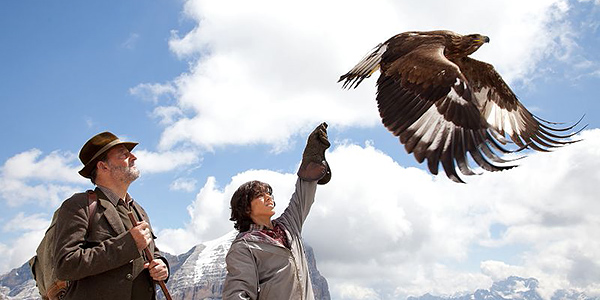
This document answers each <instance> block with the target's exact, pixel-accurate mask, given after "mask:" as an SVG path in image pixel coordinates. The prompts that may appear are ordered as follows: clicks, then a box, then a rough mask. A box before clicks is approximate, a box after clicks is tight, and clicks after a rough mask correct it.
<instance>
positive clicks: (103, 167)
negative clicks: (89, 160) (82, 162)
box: [96, 160, 108, 170]
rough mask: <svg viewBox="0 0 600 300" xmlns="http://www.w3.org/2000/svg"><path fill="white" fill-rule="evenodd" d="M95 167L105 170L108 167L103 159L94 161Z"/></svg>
mask: <svg viewBox="0 0 600 300" xmlns="http://www.w3.org/2000/svg"><path fill="white" fill-rule="evenodd" d="M96 169H98V170H106V169H108V164H107V163H106V162H104V161H101V160H99V161H98V162H96Z"/></svg>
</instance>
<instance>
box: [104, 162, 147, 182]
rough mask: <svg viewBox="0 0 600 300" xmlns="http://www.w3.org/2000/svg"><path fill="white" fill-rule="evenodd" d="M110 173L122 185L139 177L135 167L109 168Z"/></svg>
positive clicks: (138, 171)
mask: <svg viewBox="0 0 600 300" xmlns="http://www.w3.org/2000/svg"><path fill="white" fill-rule="evenodd" d="M110 172H111V174H112V175H113V176H114V178H116V179H118V180H119V181H121V182H124V183H132V182H133V181H134V180H136V179H138V177H140V170H138V169H137V168H136V167H135V166H131V167H130V166H127V167H125V166H118V167H117V166H111V170H110Z"/></svg>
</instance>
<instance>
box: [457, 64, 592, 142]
mask: <svg viewBox="0 0 600 300" xmlns="http://www.w3.org/2000/svg"><path fill="white" fill-rule="evenodd" d="M456 63H457V65H458V66H459V68H460V69H461V71H462V73H463V74H464V75H465V77H466V78H467V80H468V81H469V86H470V87H471V89H472V91H473V93H474V95H475V98H476V99H477V101H478V103H479V106H480V110H481V114H482V116H483V118H484V119H485V120H486V121H487V123H488V124H489V126H490V127H492V128H493V129H494V130H495V131H496V132H498V133H500V135H501V136H502V137H504V136H505V135H508V136H509V137H510V139H511V140H512V141H513V142H514V143H515V144H516V145H518V146H519V147H522V148H524V147H529V148H531V149H534V150H537V151H548V149H549V148H555V147H559V146H562V145H565V144H570V143H573V142H575V141H564V139H567V138H569V137H572V136H573V135H575V134H577V133H578V132H579V131H581V130H583V129H584V128H585V127H586V126H584V127H583V128H581V129H580V130H578V131H577V132H574V133H570V134H560V133H561V132H566V131H569V130H572V129H573V128H574V127H575V126H577V125H578V124H579V121H581V120H579V121H578V122H576V123H575V124H574V125H572V126H568V127H564V128H559V127H553V126H552V125H556V123H551V122H548V121H545V120H543V119H540V118H538V117H536V116H534V115H533V114H532V113H531V112H529V111H528V110H527V109H526V108H525V106H524V105H523V104H522V103H521V102H520V101H519V100H518V99H517V96H516V95H515V94H514V93H513V91H512V90H511V89H510V87H509V86H508V85H507V84H506V82H504V80H503V79H502V77H501V76H500V74H498V72H496V70H495V69H494V67H493V66H492V65H491V64H488V63H485V62H482V61H479V60H476V59H473V58H470V57H464V58H462V59H460V60H457V62H456ZM499 141H501V142H502V140H499Z"/></svg>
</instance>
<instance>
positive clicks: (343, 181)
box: [159, 129, 600, 299]
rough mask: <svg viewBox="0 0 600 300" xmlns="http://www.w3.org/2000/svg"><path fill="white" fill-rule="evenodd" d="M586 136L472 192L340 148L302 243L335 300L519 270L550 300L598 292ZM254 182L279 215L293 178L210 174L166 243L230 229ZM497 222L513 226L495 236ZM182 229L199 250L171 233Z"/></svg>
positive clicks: (597, 139)
mask: <svg viewBox="0 0 600 300" xmlns="http://www.w3.org/2000/svg"><path fill="white" fill-rule="evenodd" d="M581 137H582V138H583V139H584V140H583V141H582V142H579V143H575V144H572V145H569V146H567V147H564V148H561V149H558V150H556V151H554V152H552V153H541V154H540V153H534V154H531V156H530V157H528V158H526V159H525V160H523V161H522V165H521V166H520V167H518V168H516V169H513V170H510V171H505V172H500V173H486V174H484V175H482V176H475V177H468V178H466V179H467V180H468V181H469V183H468V184H466V185H465V184H455V183H453V182H450V181H449V180H448V179H446V178H445V177H443V176H438V177H433V176H431V175H429V174H427V173H426V172H425V171H423V170H420V169H415V168H404V167H402V166H400V165H398V164H397V163H396V162H394V161H393V160H392V159H391V158H390V157H389V156H387V155H386V154H384V153H382V152H380V151H379V150H377V149H375V148H373V147H372V146H370V145H366V146H357V145H352V144H340V145H337V146H336V147H335V148H334V149H332V150H331V152H329V153H328V154H327V157H328V160H329V162H330V164H331V166H332V170H333V178H332V180H331V182H330V183H329V184H327V185H325V186H321V187H319V188H318V192H317V199H316V202H315V204H314V206H313V208H312V210H311V213H310V215H309V218H308V219H307V222H306V223H305V228H304V233H303V236H304V238H305V240H306V241H307V243H309V244H310V245H311V246H312V247H313V248H314V250H315V255H316V257H317V260H318V264H319V269H320V271H321V273H322V274H324V276H325V277H326V278H327V279H328V281H329V282H330V288H331V291H332V292H333V293H334V294H333V295H334V298H340V299H389V298H392V297H399V298H404V297H406V296H407V295H422V294H424V293H428V292H429V293H433V294H440V295H454V294H460V293H463V292H466V291H473V290H475V289H477V288H488V287H489V286H490V284H491V282H492V280H498V279H502V278H505V277H506V276H508V275H518V276H523V277H530V276H532V277H535V278H537V279H539V280H540V282H541V286H540V291H541V292H542V293H544V295H548V296H549V295H551V294H552V292H553V291H554V290H556V289H559V288H575V289H579V290H582V291H585V292H586V293H588V295H594V294H598V292H600V290H599V289H598V287H597V284H595V280H596V278H597V275H598V274H597V269H596V267H597V263H595V262H597V261H600V242H599V241H597V239H594V238H593V237H594V236H595V235H596V234H595V232H596V231H597V228H598V226H599V225H600V224H599V222H600V221H598V218H597V217H596V216H597V215H598V214H599V213H600V204H599V203H598V201H597V199H596V197H595V196H594V195H595V193H594V191H593V188H594V183H595V182H599V181H600V150H599V149H600V130H599V129H596V130H590V131H585V132H583V133H582V135H581ZM251 179H258V180H263V181H265V182H268V183H270V184H271V185H272V186H273V187H274V191H275V198H276V199H277V207H276V208H277V210H278V212H277V215H278V214H280V213H281V212H282V211H283V209H284V208H285V206H286V205H287V200H288V198H289V195H290V194H291V193H292V192H293V185H294V182H295V175H294V174H280V173H277V172H272V171H264V170H262V171H261V170H256V171H247V172H243V173H241V174H238V175H237V176H234V177H233V178H232V180H231V181H230V182H229V183H228V184H227V185H226V186H224V187H222V188H220V187H219V186H218V185H217V183H216V181H215V179H214V178H210V179H209V180H207V182H206V183H205V185H204V187H203V188H202V190H201V191H200V193H199V194H198V196H197V197H196V201H195V202H194V203H193V204H192V205H191V206H190V207H189V208H188V211H189V213H190V216H191V220H190V223H189V224H188V226H187V227H186V228H182V229H169V230H165V231H162V232H160V233H159V236H160V237H161V238H160V239H161V240H163V241H165V240H167V241H168V244H174V245H178V246H179V247H180V248H179V249H175V248H174V247H172V249H173V250H177V252H179V253H181V252H184V251H187V250H189V248H190V247H191V246H193V243H197V241H206V240H210V239H213V238H215V237H218V236H220V235H222V234H224V233H226V232H228V231H230V230H231V228H232V222H230V221H228V219H229V198H230V197H231V195H232V194H233V192H234V190H235V189H236V188H237V187H238V186H239V185H240V184H241V183H243V182H245V181H248V180H251ZM498 224H501V225H502V226H503V229H505V230H503V231H502V232H500V233H499V234H494V235H492V234H490V231H491V227H492V226H498ZM173 230H175V231H180V232H178V235H179V236H186V239H188V240H190V241H193V243H192V242H189V243H188V244H184V243H183V241H181V240H179V238H178V237H177V236H171V237H168V235H169V234H170V233H171V232H173ZM191 237H193V238H191ZM478 247H484V248H488V249H490V250H494V249H507V250H509V251H512V253H514V254H513V255H508V254H502V253H501V254H493V253H494V251H490V253H491V254H488V255H490V256H489V257H486V259H482V260H481V262H480V266H478V265H474V266H473V267H461V264H463V263H466V262H467V258H469V256H470V254H472V253H473V252H474V251H476V249H478ZM514 248H517V249H525V250H512V249H514ZM471 259H472V258H471ZM503 260H508V261H511V263H509V262H507V261H503Z"/></svg>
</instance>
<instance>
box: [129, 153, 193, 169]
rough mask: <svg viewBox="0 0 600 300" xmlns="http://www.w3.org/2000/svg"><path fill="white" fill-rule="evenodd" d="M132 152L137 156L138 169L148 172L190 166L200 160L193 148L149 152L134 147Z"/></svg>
mask: <svg viewBox="0 0 600 300" xmlns="http://www.w3.org/2000/svg"><path fill="white" fill-rule="evenodd" d="M134 154H135V156H137V157H138V160H136V165H137V166H138V168H139V169H140V171H141V172H142V173H150V174H151V173H161V172H168V171H173V170H175V169H177V168H180V167H183V166H191V165H195V164H198V163H200V162H201V158H200V157H199V155H198V152H197V151H195V150H174V151H164V152H151V151H148V150H137V149H136V151H135V153H134Z"/></svg>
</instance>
